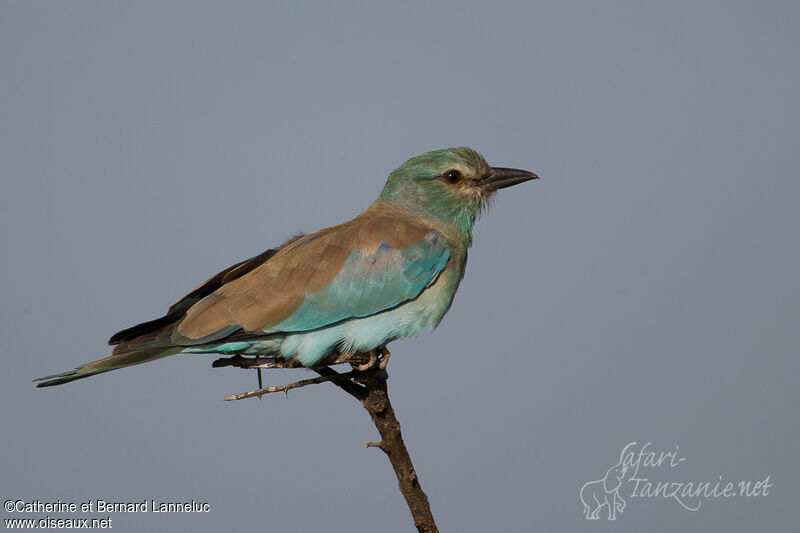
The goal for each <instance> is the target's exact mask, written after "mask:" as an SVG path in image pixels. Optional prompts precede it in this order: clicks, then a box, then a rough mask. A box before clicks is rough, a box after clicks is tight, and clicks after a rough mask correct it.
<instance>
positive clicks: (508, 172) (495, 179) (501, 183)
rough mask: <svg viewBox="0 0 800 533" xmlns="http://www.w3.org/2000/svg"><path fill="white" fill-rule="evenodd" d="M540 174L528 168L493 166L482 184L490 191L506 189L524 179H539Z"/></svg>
mask: <svg viewBox="0 0 800 533" xmlns="http://www.w3.org/2000/svg"><path fill="white" fill-rule="evenodd" d="M538 179H539V176H537V175H536V174H534V173H533V172H528V171H527V170H517V169H516V168H500V167H493V168H492V172H491V173H490V174H489V176H488V177H486V178H484V179H483V180H482V181H481V186H482V187H484V188H486V189H487V190H489V191H496V190H497V189H505V188H506V187H511V186H512V185H516V184H517V183H522V182H523V181H529V180H538Z"/></svg>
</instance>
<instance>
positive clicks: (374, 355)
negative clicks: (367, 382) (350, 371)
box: [350, 346, 392, 372]
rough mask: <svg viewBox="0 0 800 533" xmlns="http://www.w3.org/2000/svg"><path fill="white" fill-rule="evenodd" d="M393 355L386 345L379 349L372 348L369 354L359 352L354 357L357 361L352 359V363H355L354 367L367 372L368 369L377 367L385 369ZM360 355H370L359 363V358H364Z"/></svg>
mask: <svg viewBox="0 0 800 533" xmlns="http://www.w3.org/2000/svg"><path fill="white" fill-rule="evenodd" d="M391 355H392V354H391V353H390V352H389V350H387V349H386V347H385V346H384V347H382V348H378V349H377V350H370V351H369V352H368V353H367V354H357V356H354V357H353V359H355V361H351V363H350V364H351V365H353V368H354V369H355V370H358V371H359V372H366V371H367V370H376V369H380V370H385V369H386V365H387V364H388V363H389V357H391ZM358 356H368V357H369V359H368V360H367V361H366V362H364V363H362V364H357V362H358V360H363V358H362V357H358Z"/></svg>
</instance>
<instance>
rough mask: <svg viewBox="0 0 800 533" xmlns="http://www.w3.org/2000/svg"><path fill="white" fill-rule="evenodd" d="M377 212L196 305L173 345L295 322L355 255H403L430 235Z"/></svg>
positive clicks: (413, 223)
mask: <svg viewBox="0 0 800 533" xmlns="http://www.w3.org/2000/svg"><path fill="white" fill-rule="evenodd" d="M373 207H374V208H371V209H368V210H367V211H365V212H364V213H362V214H361V215H360V216H359V217H357V218H355V219H354V220H351V221H350V222H347V223H345V224H341V225H339V226H334V227H331V228H327V229H324V230H321V231H318V232H316V233H312V234H310V235H306V236H304V237H301V238H300V239H297V240H296V241H294V242H292V243H291V244H289V245H287V246H285V247H283V248H281V249H280V250H279V251H278V252H277V253H276V254H274V256H272V257H270V258H269V260H268V261H265V262H263V263H261V264H260V265H258V266H256V267H255V268H253V269H251V270H250V271H249V272H247V273H246V274H244V275H242V276H240V277H237V278H236V279H234V280H231V281H230V282H228V283H226V284H224V285H222V286H220V287H219V288H217V289H216V290H215V291H214V292H213V293H211V294H209V295H207V296H205V297H204V298H203V299H202V300H200V301H199V302H197V303H195V304H193V305H192V306H191V307H190V308H189V309H188V310H187V311H186V316H185V318H184V319H183V320H182V321H181V322H180V323H179V324H178V325H177V326H176V327H175V328H174V330H173V332H172V342H174V343H176V344H184V345H185V344H200V343H205V342H211V341H214V340H218V339H220V338H224V337H225V336H228V335H230V334H231V333H232V332H233V331H236V330H238V329H243V330H245V331H264V330H267V329H269V328H270V327H271V326H273V325H276V324H278V323H280V322H282V321H283V320H285V319H286V318H288V317H289V316H291V315H292V314H293V313H294V312H295V311H296V310H297V309H298V308H299V307H300V306H301V305H302V304H303V302H304V301H305V297H306V295H307V294H313V293H316V292H318V291H320V290H322V289H323V288H325V287H327V286H328V285H329V284H330V283H331V281H332V280H333V279H334V278H335V277H336V276H337V275H338V274H339V272H340V271H341V269H342V267H343V265H344V264H345V262H346V261H347V259H348V257H350V255H351V254H352V253H353V252H354V251H355V250H360V251H361V252H363V253H364V254H371V253H374V252H375V250H377V249H378V247H380V246H381V243H385V244H386V245H388V246H389V247H391V248H395V249H403V248H407V247H409V246H412V245H414V244H416V243H418V242H419V241H421V240H422V239H423V237H425V235H426V234H428V233H429V232H430V228H429V227H428V226H426V225H424V224H423V223H421V222H420V221H418V220H415V219H412V218H410V217H408V216H406V215H403V214H401V213H390V212H387V211H386V209H385V208H379V207H378V206H373Z"/></svg>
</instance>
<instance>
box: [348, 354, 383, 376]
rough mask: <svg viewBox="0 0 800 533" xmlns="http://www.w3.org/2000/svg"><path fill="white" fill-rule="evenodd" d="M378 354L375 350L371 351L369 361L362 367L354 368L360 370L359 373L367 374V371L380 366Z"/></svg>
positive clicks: (355, 366)
mask: <svg viewBox="0 0 800 533" xmlns="http://www.w3.org/2000/svg"><path fill="white" fill-rule="evenodd" d="M378 364H379V363H378V352H376V351H375V350H370V351H369V361H367V362H366V363H364V364H361V365H353V368H354V369H356V370H358V371H359V372H366V371H367V370H372V369H373V368H376V367H377V366H378Z"/></svg>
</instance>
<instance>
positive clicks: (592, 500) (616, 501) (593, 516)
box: [580, 454, 628, 520]
mask: <svg viewBox="0 0 800 533" xmlns="http://www.w3.org/2000/svg"><path fill="white" fill-rule="evenodd" d="M627 470H628V465H623V464H622V454H620V458H619V463H617V464H615V465H614V466H612V467H611V468H609V469H608V472H606V475H605V477H604V478H602V479H598V480H595V481H588V482H586V483H584V485H583V487H581V492H580V497H581V503H583V514H584V516H585V517H586V519H587V520H597V519H599V518H600V511H602V509H603V507H606V508H607V509H606V510H607V512H608V519H609V520H616V519H617V512H620V513H621V512H622V511H623V510H624V509H625V500H623V499H622V496H620V495H619V487H620V485H622V480H623V479H624V478H625V472H627Z"/></svg>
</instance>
